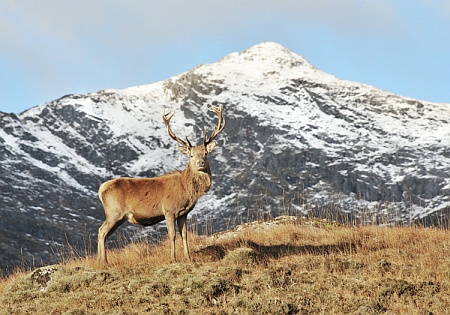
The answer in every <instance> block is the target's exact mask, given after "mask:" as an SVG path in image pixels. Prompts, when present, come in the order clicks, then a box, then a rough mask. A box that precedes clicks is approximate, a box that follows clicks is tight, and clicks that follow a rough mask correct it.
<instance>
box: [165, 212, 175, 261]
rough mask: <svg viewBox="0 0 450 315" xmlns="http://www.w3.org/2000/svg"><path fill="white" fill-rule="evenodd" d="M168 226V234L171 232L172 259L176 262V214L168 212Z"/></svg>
mask: <svg viewBox="0 0 450 315" xmlns="http://www.w3.org/2000/svg"><path fill="white" fill-rule="evenodd" d="M166 226H167V234H169V242H170V261H171V262H176V258H175V237H176V234H175V216H174V215H171V214H166Z"/></svg>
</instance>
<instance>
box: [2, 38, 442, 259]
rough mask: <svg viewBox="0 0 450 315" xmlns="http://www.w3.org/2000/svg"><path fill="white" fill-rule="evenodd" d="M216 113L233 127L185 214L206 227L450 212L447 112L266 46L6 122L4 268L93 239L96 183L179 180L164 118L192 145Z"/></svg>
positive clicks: (68, 99)
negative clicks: (302, 217) (280, 216)
mask: <svg viewBox="0 0 450 315" xmlns="http://www.w3.org/2000/svg"><path fill="white" fill-rule="evenodd" d="M211 103H222V104H224V108H225V114H224V116H225V118H226V121H227V126H226V129H225V130H224V132H223V133H222V134H221V135H220V136H219V137H218V144H219V149H217V150H216V151H214V152H213V153H212V154H211V157H210V162H211V167H212V173H213V186H212V190H211V191H210V192H209V193H208V195H207V196H205V197H203V199H201V200H200V202H199V203H198V204H197V206H196V208H195V210H194V213H193V217H195V218H196V220H197V221H198V224H199V225H200V226H201V225H202V224H203V223H204V222H205V220H206V218H209V219H211V218H212V222H213V224H214V228H215V230H219V229H222V230H223V229H225V228H227V227H228V228H229V227H232V226H233V225H235V224H237V223H240V222H241V220H246V219H247V218H248V217H249V213H254V212H255V211H258V212H266V213H270V214H271V215H276V214H277V213H285V212H288V211H289V212H291V213H292V212H295V213H294V214H301V213H306V212H312V211H319V209H328V210H327V212H328V215H331V216H336V217H338V216H340V215H346V214H351V215H352V216H356V217H359V218H361V219H362V218H363V217H364V218H365V219H367V220H378V219H380V218H382V219H383V221H384V222H386V221H390V222H392V221H402V222H410V221H411V220H415V219H418V218H423V217H426V216H428V215H431V214H436V213H438V214H439V215H441V214H445V213H446V212H448V210H449V205H450V125H449V123H450V105H449V104H435V103H428V102H422V101H418V100H413V99H409V98H404V97H400V96H397V95H394V94H391V93H388V92H385V91H382V90H379V89H376V88H374V87H371V86H367V85H363V84H359V83H356V82H349V81H344V80H341V79H338V78H336V77H334V76H332V75H329V74H326V73H323V72H321V71H320V70H318V69H316V68H314V67H313V66H312V65H310V64H309V63H308V62H307V61H306V60H304V59H303V58H302V57H300V56H298V55H296V54H294V53H292V52H291V51H289V50H287V49H285V48H284V47H281V46H280V45H277V44H275V43H263V44H260V45H257V46H254V47H252V48H250V49H248V50H247V51H244V52H242V53H233V54H231V55H229V56H226V57H225V58H223V59H222V60H220V61H218V62H217V63H215V64H210V65H201V66H199V67H197V68H195V69H192V70H191V71H188V72H186V73H184V74H181V75H179V76H176V77H172V78H170V79H168V80H166V81H163V82H157V83H154V84H150V85H146V86H139V87H133V88H129V89H125V90H105V91H100V92H97V93H90V94H86V95H67V96H64V97H62V98H60V99H58V100H55V101H52V102H49V103H46V104H43V105H41V106H38V107H35V108H32V109H30V110H27V111H25V112H23V113H21V114H19V115H14V114H5V113H0V174H1V177H0V193H1V202H2V207H1V209H0V213H1V217H2V220H0V247H1V250H2V253H3V254H2V256H1V257H0V265H1V266H2V267H3V268H5V267H6V266H9V267H12V266H13V265H15V264H17V263H19V262H20V260H21V259H23V260H31V259H34V260H35V261H36V262H39V261H40V260H44V261H49V259H50V258H51V257H53V256H54V255H52V251H54V248H55V247H59V246H60V245H61V246H62V245H65V244H67V242H69V243H70V244H72V245H76V244H79V245H80V246H83V243H84V242H86V240H87V239H96V231H97V229H98V227H99V226H100V224H101V222H102V220H103V218H104V216H103V210H102V207H101V204H100V201H99V200H98V198H97V196H96V191H97V189H98V186H99V185H100V183H101V182H102V181H104V180H107V179H110V178H113V177H117V176H157V175H160V174H163V173H165V172H168V171H172V170H174V169H182V168H184V166H185V164H186V162H187V160H186V159H185V157H184V156H182V155H181V154H180V153H179V152H178V149H177V144H176V143H175V142H174V141H173V140H172V139H170V137H168V135H167V133H166V130H165V128H164V124H163V122H162V119H161V113H162V111H163V110H164V109H166V110H167V111H169V110H175V111H176V112H177V113H176V115H175V116H174V118H173V119H172V124H173V129H174V131H175V132H176V133H177V135H180V136H182V135H187V136H189V139H191V141H192V142H195V141H194V139H197V142H198V143H200V139H201V137H202V130H203V126H206V127H207V128H209V130H210V131H211V128H212V127H213V126H214V124H215V123H216V121H215V115H214V114H212V113H210V112H207V106H208V104H211ZM249 219H253V218H250V217H249ZM202 222H203V223H202ZM138 231H140V232H142V233H144V231H152V232H153V230H152V229H146V230H143V229H138ZM93 243H94V245H95V242H93Z"/></svg>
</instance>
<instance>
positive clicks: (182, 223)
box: [177, 214, 191, 261]
mask: <svg viewBox="0 0 450 315" xmlns="http://www.w3.org/2000/svg"><path fill="white" fill-rule="evenodd" d="M186 221H187V214H185V215H183V216H181V217H179V218H178V219H177V224H178V231H179V232H180V235H181V238H182V240H183V250H184V258H185V259H186V260H187V261H191V256H189V245H188V241H187V223H186Z"/></svg>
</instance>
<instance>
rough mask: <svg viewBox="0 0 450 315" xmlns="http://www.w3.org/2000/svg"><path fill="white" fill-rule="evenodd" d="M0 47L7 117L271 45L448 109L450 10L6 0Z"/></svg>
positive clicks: (404, 3) (365, 4) (433, 4)
mask: <svg viewBox="0 0 450 315" xmlns="http://www.w3.org/2000/svg"><path fill="white" fill-rule="evenodd" d="M0 39H1V40H0V111H3V112H14V113H18V112H21V111H23V110H25V109H28V108H31V107H34V106H36V105H40V104H43V103H45V102H47V101H51V100H54V99H57V98H59V97H61V96H63V95H65V94H71V93H88V92H95V91H98V90H102V89H107V88H118V89H120V88H126V87H130V86H135V85H141V84H148V83H152V82H156V81H160V80H164V79H167V78H169V77H170V76H173V75H176V74H179V73H182V72H184V71H187V70H189V69H191V68H193V67H195V66H197V65H199V64H204V63H212V62H215V61H217V60H219V59H220V58H222V57H224V56H225V55H227V54H229V53H231V52H235V51H243V50H245V49H247V48H249V47H250V46H252V45H255V44H258V43H260V42H264V41H274V42H278V43H280V44H281V45H283V46H285V47H287V48H289V49H290V50H292V51H294V52H295V53H297V54H299V55H301V56H303V57H305V58H306V59H307V60H308V61H309V62H311V63H312V64H313V65H314V66H316V67H317V68H319V69H321V70H323V71H326V72H328V73H331V74H333V75H335V76H337V77H340V78H343V79H348V80H352V81H358V82H362V83H367V84H371V85H374V86H376V87H379V88H382V89H384V90H387V91H390V92H393V93H396V94H400V95H403V96H408V97H412V98H417V99H421V100H426V101H433V102H444V103H450V0H373V1H369V0H367V1H364V0H308V1H306V0H284V1H283V0H279V1H273V0H271V1H269V0H249V1H246V0H228V1H212V0H190V1H181V0H164V1H152V0H149V1H135V0H128V1H124V0H103V1H100V0H78V1H63V0H40V1H33V0H28V1H25V0H0ZM449 106H450V105H449Z"/></svg>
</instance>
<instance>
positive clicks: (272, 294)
mask: <svg viewBox="0 0 450 315" xmlns="http://www.w3.org/2000/svg"><path fill="white" fill-rule="evenodd" d="M190 243H191V248H193V258H194V262H193V263H183V262H180V263H175V264H170V263H169V262H168V257H169V248H170V247H169V246H168V244H167V243H162V244H161V245H157V246H149V245H147V244H146V243H136V244H132V245H131V246H129V247H128V248H126V249H124V250H120V251H115V252H113V253H112V255H111V256H110V258H111V264H110V265H109V266H100V265H98V264H97V263H96V261H95V260H93V259H91V258H88V257H84V256H83V255H80V257H79V258H78V259H76V260H70V259H69V261H67V262H66V263H64V264H58V265H53V266H47V267H43V268H39V269H36V270H34V271H33V272H22V273H16V274H14V275H12V276H11V277H10V278H9V279H5V280H2V281H1V282H0V292H2V294H1V295H0V306H1V308H0V314H8V315H13V314H26V313H32V314H144V313H149V314H448V313H449V312H450V281H449V271H450V262H449V260H448V257H449V255H450V237H449V232H448V230H442V229H428V228H421V227H403V228H401V227H394V228H382V227H379V226H374V225H371V226H365V227H363V226H359V227H356V226H347V225H341V224H337V223H335V222H331V221H326V220H315V219H306V218H297V217H280V218H277V219H275V220H270V221H266V222H254V223H252V224H245V225H241V226H238V227H237V228H236V229H234V230H233V231H230V232H227V233H221V234H216V235H214V236H210V237H198V236H195V235H191V241H190ZM177 248H178V249H179V250H180V252H181V248H182V246H181V243H178V244H177ZM66 258H68V257H66Z"/></svg>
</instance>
